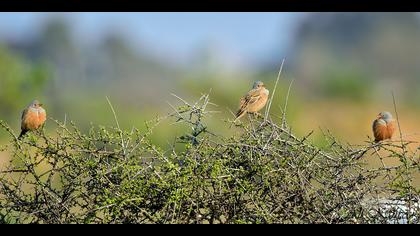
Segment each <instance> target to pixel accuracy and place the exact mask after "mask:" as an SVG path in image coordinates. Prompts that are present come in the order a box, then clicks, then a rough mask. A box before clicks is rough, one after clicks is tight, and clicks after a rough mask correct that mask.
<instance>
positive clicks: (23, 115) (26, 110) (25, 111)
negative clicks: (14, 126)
mask: <svg viewBox="0 0 420 236" xmlns="http://www.w3.org/2000/svg"><path fill="white" fill-rule="evenodd" d="M28 110H29V109H28V108H26V109H25V110H23V112H22V117H21V119H22V120H23V119H24V118H25V116H26V114H27V113H28Z"/></svg>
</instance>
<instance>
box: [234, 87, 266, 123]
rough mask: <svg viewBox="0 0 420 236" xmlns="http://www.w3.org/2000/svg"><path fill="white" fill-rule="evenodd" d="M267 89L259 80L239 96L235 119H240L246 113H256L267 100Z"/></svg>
mask: <svg viewBox="0 0 420 236" xmlns="http://www.w3.org/2000/svg"><path fill="white" fill-rule="evenodd" d="M268 94H269V91H268V89H266V88H265V85H264V83H263V82H261V81H256V82H255V83H254V85H253V87H252V89H251V90H250V91H249V92H248V93H247V94H246V95H245V96H243V97H242V98H241V101H240V108H239V110H238V112H236V119H235V121H236V120H238V119H240V118H241V117H242V116H244V115H245V114H246V113H256V112H258V111H259V110H261V109H262V108H263V107H264V106H265V104H266V103H267V100H268Z"/></svg>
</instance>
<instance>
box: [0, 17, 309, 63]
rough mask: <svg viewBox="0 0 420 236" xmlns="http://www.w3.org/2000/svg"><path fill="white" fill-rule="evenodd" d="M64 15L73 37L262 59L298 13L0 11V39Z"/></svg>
mask: <svg viewBox="0 0 420 236" xmlns="http://www.w3.org/2000/svg"><path fill="white" fill-rule="evenodd" d="M54 15H58V16H63V17H65V18H66V19H67V20H68V21H69V22H70V23H71V26H72V28H73V30H74V32H75V33H76V34H75V35H76V37H77V39H78V40H81V41H82V42H86V43H90V42H95V41H97V40H98V39H100V38H101V37H102V36H103V35H104V34H107V33H109V32H110V31H116V32H118V33H121V34H124V35H125V36H127V38H129V39H130V42H131V43H132V44H133V45H134V46H135V47H141V48H146V49H147V50H149V51H151V52H152V53H155V54H156V55H160V56H165V55H167V56H168V57H171V55H172V56H173V57H177V58H181V59H182V58H183V59H185V58H188V57H190V56H191V55H192V53H193V52H194V51H195V50H196V49H197V48H199V47H201V46H202V45H205V44H211V45H216V47H217V48H220V49H222V50H221V51H222V52H223V53H224V54H225V55H226V56H227V57H229V56H230V57H231V58H232V59H233V60H235V58H236V59H239V58H241V59H242V60H244V61H258V60H267V59H268V58H266V57H269V56H272V55H273V53H275V52H273V50H279V52H278V53H283V49H285V48H287V46H288V45H289V42H290V40H291V39H292V35H293V30H294V28H295V26H296V24H297V23H298V19H299V18H301V17H302V16H303V14H302V13H189V12H186V13H0V39H2V38H5V37H6V38H9V39H14V38H15V39H19V38H22V37H30V36H31V35H34V34H36V33H37V32H38V30H39V27H40V26H41V25H42V24H43V22H44V21H45V20H47V19H48V18H50V17H51V16H54Z"/></svg>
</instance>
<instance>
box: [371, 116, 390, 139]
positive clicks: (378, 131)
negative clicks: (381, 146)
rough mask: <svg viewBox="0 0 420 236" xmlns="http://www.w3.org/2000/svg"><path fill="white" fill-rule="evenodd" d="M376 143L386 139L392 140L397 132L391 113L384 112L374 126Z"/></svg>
mask: <svg viewBox="0 0 420 236" xmlns="http://www.w3.org/2000/svg"><path fill="white" fill-rule="evenodd" d="M372 129H373V135H374V136H375V142H379V141H382V140H385V139H391V138H392V135H393V134H394V131H395V120H394V119H393V118H392V115H391V113H389V112H387V111H384V112H381V113H379V114H378V117H377V118H376V120H375V121H374V122H373V125H372Z"/></svg>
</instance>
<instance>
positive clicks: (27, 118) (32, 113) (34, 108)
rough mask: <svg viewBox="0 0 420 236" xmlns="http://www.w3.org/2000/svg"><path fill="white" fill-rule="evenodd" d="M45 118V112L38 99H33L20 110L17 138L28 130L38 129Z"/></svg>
mask: <svg viewBox="0 0 420 236" xmlns="http://www.w3.org/2000/svg"><path fill="white" fill-rule="evenodd" d="M46 119H47V113H46V112H45V109H44V108H42V104H41V103H39V101H38V100H34V101H33V102H32V103H31V104H30V105H29V106H28V107H27V108H26V109H25V110H23V112H22V123H21V130H22V131H21V133H20V135H19V139H20V138H21V137H22V136H23V135H25V134H26V133H27V132H28V131H31V130H36V129H39V128H40V127H41V126H42V125H43V124H44V123H45V120H46Z"/></svg>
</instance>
